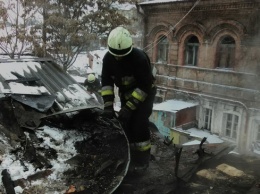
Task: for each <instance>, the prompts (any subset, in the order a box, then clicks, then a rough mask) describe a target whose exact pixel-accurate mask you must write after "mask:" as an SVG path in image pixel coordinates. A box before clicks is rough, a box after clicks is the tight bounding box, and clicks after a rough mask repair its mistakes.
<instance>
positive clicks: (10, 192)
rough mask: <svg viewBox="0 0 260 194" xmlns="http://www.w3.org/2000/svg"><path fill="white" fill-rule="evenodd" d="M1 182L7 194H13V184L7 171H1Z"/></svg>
mask: <svg viewBox="0 0 260 194" xmlns="http://www.w3.org/2000/svg"><path fill="white" fill-rule="evenodd" d="M2 182H3V184H4V187H5V191H6V193H7V194H15V190H14V183H13V181H12V179H11V176H10V174H9V172H8V170H7V169H4V170H3V171H2Z"/></svg>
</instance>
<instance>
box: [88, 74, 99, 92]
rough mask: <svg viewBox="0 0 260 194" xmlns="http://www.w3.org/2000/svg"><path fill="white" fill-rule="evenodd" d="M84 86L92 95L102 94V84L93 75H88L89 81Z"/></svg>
mask: <svg viewBox="0 0 260 194" xmlns="http://www.w3.org/2000/svg"><path fill="white" fill-rule="evenodd" d="M84 86H85V87H86V88H87V90H88V91H89V92H91V93H93V92H100V89H101V84H100V81H99V80H98V79H97V78H96V76H95V75H94V74H93V73H90V74H88V77H87V79H86V80H85V82H84Z"/></svg>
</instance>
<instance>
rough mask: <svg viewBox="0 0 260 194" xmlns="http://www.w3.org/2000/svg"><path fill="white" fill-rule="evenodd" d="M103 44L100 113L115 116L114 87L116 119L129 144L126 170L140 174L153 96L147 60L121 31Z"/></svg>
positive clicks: (145, 162)
mask: <svg viewBox="0 0 260 194" xmlns="http://www.w3.org/2000/svg"><path fill="white" fill-rule="evenodd" d="M107 44H108V52H107V53H106V54H105V56H104V58H103V68H102V73H101V85H102V89H101V95H102V97H103V101H104V112H106V113H107V114H108V115H110V116H111V117H112V116H113V115H115V113H114V109H113V103H114V98H115V95H114V85H115V86H117V87H118V89H119V97H120V101H121V109H120V111H119V112H118V119H119V120H120V121H121V123H122V126H123V128H124V131H125V133H126V135H127V137H128V140H129V143H130V154H131V163H130V164H131V165H130V166H132V167H133V168H134V169H135V170H137V171H138V170H139V171H143V170H145V169H146V168H147V167H148V165H149V160H150V149H151V142H150V131H149V128H148V126H149V116H150V115H151V113H152V108H153V101H154V98H155V94H156V87H155V85H154V80H155V79H154V76H153V75H152V68H151V64H150V60H149V58H148V56H147V55H146V53H145V52H144V51H143V50H140V49H138V48H135V47H133V42H132V37H131V35H130V33H129V31H128V30H127V29H125V28H124V27H117V28H115V29H113V30H112V31H111V32H110V34H109V36H108V41H107Z"/></svg>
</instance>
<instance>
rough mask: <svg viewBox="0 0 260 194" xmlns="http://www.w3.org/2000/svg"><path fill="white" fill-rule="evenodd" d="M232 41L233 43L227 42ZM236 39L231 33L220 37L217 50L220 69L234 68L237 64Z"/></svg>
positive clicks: (217, 62)
mask: <svg viewBox="0 0 260 194" xmlns="http://www.w3.org/2000/svg"><path fill="white" fill-rule="evenodd" d="M228 41H230V42H231V44H228V43H227V42H228ZM235 56H236V40H235V39H234V38H233V37H232V36H230V35H224V36H222V37H221V38H220V40H219V42H218V44H217V50H216V67H217V68H219V69H232V68H234V66H235Z"/></svg>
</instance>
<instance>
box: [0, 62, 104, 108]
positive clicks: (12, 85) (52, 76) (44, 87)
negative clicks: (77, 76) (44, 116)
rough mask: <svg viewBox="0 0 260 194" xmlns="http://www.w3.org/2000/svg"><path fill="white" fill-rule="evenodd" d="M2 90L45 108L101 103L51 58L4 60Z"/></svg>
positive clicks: (6, 94) (26, 102)
mask: <svg viewBox="0 0 260 194" xmlns="http://www.w3.org/2000/svg"><path fill="white" fill-rule="evenodd" d="M0 69H1V71H0V94H4V96H8V95H10V96H11V97H12V98H13V99H15V100H17V101H19V102H21V103H24V104H26V105H28V106H31V107H33V108H35V109H37V110H39V111H41V112H45V111H47V110H48V109H49V108H50V107H52V105H53V103H55V111H54V112H56V111H62V110H64V109H69V108H75V107H78V106H81V107H82V106H84V107H86V108H88V107H90V108H91V107H100V106H101V105H100V104H99V103H98V102H97V101H96V100H95V99H94V98H93V97H92V96H91V95H90V94H89V93H88V92H87V91H86V89H85V88H84V87H83V86H81V85H79V84H78V83H77V82H76V80H74V79H73V78H72V77H71V76H70V75H69V74H67V73H66V72H65V71H63V70H62V69H61V68H60V67H59V66H58V65H57V64H56V63H54V62H53V61H52V60H49V59H35V58H34V59H23V60H2V61H0Z"/></svg>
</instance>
